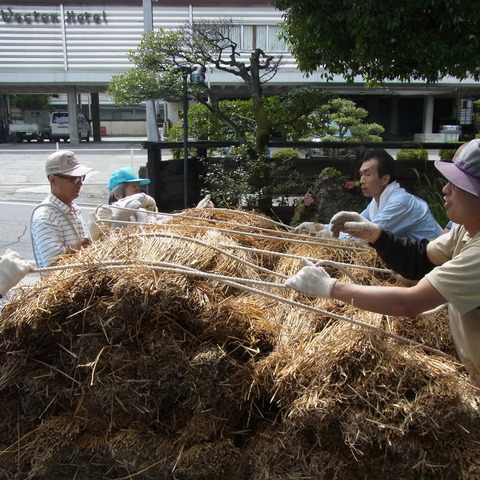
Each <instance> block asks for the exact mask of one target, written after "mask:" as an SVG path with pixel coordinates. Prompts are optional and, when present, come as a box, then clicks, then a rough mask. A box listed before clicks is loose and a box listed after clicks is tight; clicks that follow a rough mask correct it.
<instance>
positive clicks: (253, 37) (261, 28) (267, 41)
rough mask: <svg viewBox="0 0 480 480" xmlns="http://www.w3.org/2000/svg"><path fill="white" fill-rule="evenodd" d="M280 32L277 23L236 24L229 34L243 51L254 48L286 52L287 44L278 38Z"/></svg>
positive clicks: (270, 51)
mask: <svg viewBox="0 0 480 480" xmlns="http://www.w3.org/2000/svg"><path fill="white" fill-rule="evenodd" d="M280 32H281V28H280V27H279V26H277V25H238V26H236V27H233V28H232V30H231V32H230V35H231V39H232V40H233V41H235V42H237V43H238V45H239V46H240V50H242V51H245V52H251V51H252V50H255V49H256V48H260V49H262V50H263V51H264V52H268V53H273V52H287V51H288V49H287V45H286V44H285V42H284V41H283V40H281V39H279V38H278V35H279V33H280Z"/></svg>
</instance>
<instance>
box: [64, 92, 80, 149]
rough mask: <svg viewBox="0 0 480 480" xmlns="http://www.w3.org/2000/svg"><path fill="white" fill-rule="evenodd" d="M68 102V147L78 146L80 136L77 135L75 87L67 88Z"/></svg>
mask: <svg viewBox="0 0 480 480" xmlns="http://www.w3.org/2000/svg"><path fill="white" fill-rule="evenodd" d="M67 102H68V127H69V130H70V145H78V144H79V143H80V136H79V135H78V119H77V87H75V86H73V85H69V86H68V87H67Z"/></svg>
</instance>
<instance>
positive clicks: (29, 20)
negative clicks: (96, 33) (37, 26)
mask: <svg viewBox="0 0 480 480" xmlns="http://www.w3.org/2000/svg"><path fill="white" fill-rule="evenodd" d="M0 15H1V18H2V20H3V21H4V22H5V23H19V24H34V23H43V24H50V23H61V18H60V14H59V13H42V12H37V11H35V10H34V11H33V12H28V13H16V12H14V11H13V10H12V9H11V8H6V9H3V8H2V9H1V10H0ZM65 23H68V24H73V25H75V24H80V25H82V24H84V25H88V24H96V25H98V24H101V23H107V14H106V13H105V11H103V12H102V13H91V12H82V13H76V12H75V11H73V10H67V11H66V12H65Z"/></svg>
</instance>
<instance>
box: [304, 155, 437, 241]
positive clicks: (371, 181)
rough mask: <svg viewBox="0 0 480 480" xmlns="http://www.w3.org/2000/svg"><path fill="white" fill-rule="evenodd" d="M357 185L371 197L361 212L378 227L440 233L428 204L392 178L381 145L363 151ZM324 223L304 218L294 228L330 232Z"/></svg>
mask: <svg viewBox="0 0 480 480" xmlns="http://www.w3.org/2000/svg"><path fill="white" fill-rule="evenodd" d="M360 186H361V188H362V193H363V195H364V196H365V197H372V201H371V202H370V203H369V204H368V206H367V208H366V209H365V210H364V211H363V212H362V213H361V215H362V217H364V218H366V219H367V220H370V221H371V222H374V223H375V224H377V225H378V226H379V227H380V228H381V229H382V230H386V231H388V232H392V233H394V234H395V235H398V236H401V237H407V238H412V239H421V238H429V239H430V238H436V237H438V236H439V235H440V234H441V233H442V227H441V226H440V225H439V224H438V222H437V221H436V220H435V218H434V217H433V215H432V213H431V212H430V209H429V207H428V204H427V203H426V202H425V201H424V200H422V199H421V198H419V197H416V196H415V195H412V194H411V193H408V192H407V191H406V190H405V189H404V188H402V187H401V186H400V184H399V183H398V182H397V181H396V176H395V160H394V159H393V157H392V156H391V155H390V154H389V153H388V152H387V151H386V150H384V149H383V148H374V149H372V150H368V151H367V152H365V155H364V157H363V162H362V165H361V167H360ZM328 227H329V225H322V224H313V223H311V222H304V223H303V224H300V225H299V226H298V227H297V228H296V230H295V231H297V232H300V233H301V232H302V231H307V233H315V234H317V235H318V236H330V231H329V230H328Z"/></svg>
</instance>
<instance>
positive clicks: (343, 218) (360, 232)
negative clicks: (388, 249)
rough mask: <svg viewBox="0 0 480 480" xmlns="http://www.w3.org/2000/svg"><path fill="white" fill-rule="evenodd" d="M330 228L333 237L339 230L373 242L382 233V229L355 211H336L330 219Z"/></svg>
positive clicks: (336, 235) (336, 236)
mask: <svg viewBox="0 0 480 480" xmlns="http://www.w3.org/2000/svg"><path fill="white" fill-rule="evenodd" d="M330 230H331V232H332V234H333V236H334V237H335V238H338V236H339V234H340V232H344V233H348V234H349V235H352V236H353V237H356V238H360V239H362V240H366V241H367V242H370V243H374V242H376V241H377V240H378V237H379V236H380V234H381V233H382V229H381V228H380V227H379V226H378V225H376V224H375V223H373V222H370V221H369V220H367V219H366V218H364V217H362V216H361V215H360V214H359V213H357V212H338V213H337V214H335V215H334V216H333V217H332V219H331V220H330Z"/></svg>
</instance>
